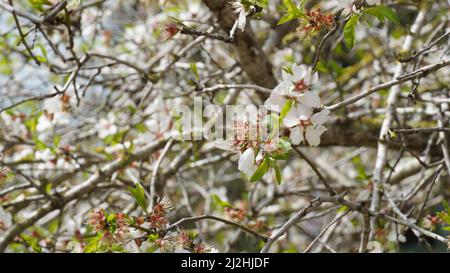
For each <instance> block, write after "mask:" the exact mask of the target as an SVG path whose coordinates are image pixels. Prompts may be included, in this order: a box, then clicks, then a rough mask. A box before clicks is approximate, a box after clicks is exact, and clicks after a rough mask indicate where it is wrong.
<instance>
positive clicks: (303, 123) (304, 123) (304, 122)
mask: <svg viewBox="0 0 450 273" xmlns="http://www.w3.org/2000/svg"><path fill="white" fill-rule="evenodd" d="M300 125H301V126H303V127H308V126H311V125H312V122H311V121H310V120H300Z"/></svg>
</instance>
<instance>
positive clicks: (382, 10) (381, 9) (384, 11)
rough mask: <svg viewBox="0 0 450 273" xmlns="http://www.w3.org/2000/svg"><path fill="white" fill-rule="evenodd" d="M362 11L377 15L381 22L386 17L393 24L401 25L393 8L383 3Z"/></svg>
mask: <svg viewBox="0 0 450 273" xmlns="http://www.w3.org/2000/svg"><path fill="white" fill-rule="evenodd" d="M364 13H367V14H370V15H372V16H375V17H377V18H378V20H380V21H381V22H384V20H385V19H388V20H389V21H391V22H392V23H394V24H397V25H401V23H400V20H399V19H398V16H397V13H396V12H395V10H394V9H391V8H389V7H386V6H383V5H379V6H375V7H371V8H368V9H364Z"/></svg>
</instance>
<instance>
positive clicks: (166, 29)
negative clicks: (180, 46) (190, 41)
mask: <svg viewBox="0 0 450 273" xmlns="http://www.w3.org/2000/svg"><path fill="white" fill-rule="evenodd" d="M160 31H161V34H160V38H161V40H162V41H167V40H169V39H171V38H172V37H173V36H175V35H176V34H177V33H178V31H179V29H178V26H177V24H175V23H172V22H170V23H165V24H162V25H161V28H160Z"/></svg>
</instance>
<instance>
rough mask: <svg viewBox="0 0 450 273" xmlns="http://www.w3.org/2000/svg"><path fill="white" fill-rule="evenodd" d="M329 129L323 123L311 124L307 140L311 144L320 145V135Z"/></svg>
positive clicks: (307, 131)
mask: <svg viewBox="0 0 450 273" xmlns="http://www.w3.org/2000/svg"><path fill="white" fill-rule="evenodd" d="M326 130H327V128H325V126H322V125H316V126H309V127H308V128H306V134H305V137H306V140H307V141H308V144H309V145H311V146H318V145H319V144H320V136H321V135H322V134H323V133H324V132H325V131H326Z"/></svg>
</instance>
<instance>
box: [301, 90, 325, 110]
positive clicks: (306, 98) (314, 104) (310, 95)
mask: <svg viewBox="0 0 450 273" xmlns="http://www.w3.org/2000/svg"><path fill="white" fill-rule="evenodd" d="M298 101H299V102H300V103H301V104H303V105H305V106H308V107H311V108H318V107H320V105H321V101H320V97H319V96H318V95H317V94H316V93H314V92H310V91H308V92H305V93H303V95H301V96H299V97H298Z"/></svg>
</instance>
